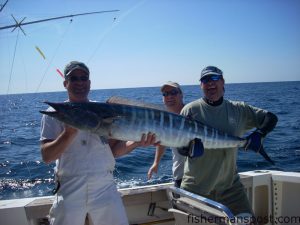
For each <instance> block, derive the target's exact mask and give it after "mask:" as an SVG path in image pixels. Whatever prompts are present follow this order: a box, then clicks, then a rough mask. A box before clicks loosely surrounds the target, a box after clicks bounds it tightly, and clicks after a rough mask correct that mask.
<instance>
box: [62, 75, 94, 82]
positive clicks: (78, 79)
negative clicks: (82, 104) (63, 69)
mask: <svg viewBox="0 0 300 225" xmlns="http://www.w3.org/2000/svg"><path fill="white" fill-rule="evenodd" d="M67 79H68V80H69V81H71V82H75V81H84V82H85V81H88V80H89V77H88V76H80V77H76V76H69V77H67Z"/></svg>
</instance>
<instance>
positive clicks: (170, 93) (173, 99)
mask: <svg viewBox="0 0 300 225" xmlns="http://www.w3.org/2000/svg"><path fill="white" fill-rule="evenodd" d="M160 91H161V93H162V96H163V102H164V104H165V106H166V108H167V110H168V111H169V112H172V113H176V114H179V113H180V111H181V109H182V108H183V106H184V104H183V93H182V90H181V87H180V85H179V84H178V83H176V82H172V81H168V82H166V83H165V84H164V85H163V86H162V87H161V88H160ZM164 152H165V147H164V146H157V147H156V151H155V157H154V162H153V164H152V166H151V167H150V169H149V171H148V179H150V178H151V177H152V174H153V172H155V173H157V171H158V165H159V162H160V160H161V158H162V156H163V154H164ZM172 152H173V166H172V172H173V179H174V185H175V187H180V184H181V181H182V176H183V167H184V161H185V157H184V156H182V155H180V154H179V153H178V151H177V149H175V148H174V149H172Z"/></svg>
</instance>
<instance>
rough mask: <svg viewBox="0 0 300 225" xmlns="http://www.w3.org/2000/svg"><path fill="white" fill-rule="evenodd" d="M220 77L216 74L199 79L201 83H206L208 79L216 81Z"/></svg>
mask: <svg viewBox="0 0 300 225" xmlns="http://www.w3.org/2000/svg"><path fill="white" fill-rule="evenodd" d="M220 79H221V76H218V75H212V76H206V77H204V78H202V79H201V82H202V83H203V84H206V83H208V82H209V81H211V80H212V81H217V80H220Z"/></svg>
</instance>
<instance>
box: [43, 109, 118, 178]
mask: <svg viewBox="0 0 300 225" xmlns="http://www.w3.org/2000/svg"><path fill="white" fill-rule="evenodd" d="M48 110H53V109H51V108H49V109H48ZM63 129H64V124H63V123H62V122H60V121H58V120H57V119H55V118H53V117H50V116H46V115H44V116H43V118H42V123H41V137H40V140H41V141H43V140H46V139H48V140H55V139H56V138H57V137H58V136H59V135H60V134H61V133H62V131H63ZM114 167H115V159H114V157H113V154H112V152H111V149H110V147H109V145H108V143H107V141H106V139H104V138H101V137H99V136H98V135H97V134H94V133H91V132H88V131H83V130H79V131H78V133H77V136H76V137H75V138H74V140H73V142H72V143H71V144H70V146H69V147H68V148H67V149H66V150H65V151H64V153H63V154H62V155H61V156H60V158H59V159H58V160H56V172H57V175H58V176H60V177H61V176H82V175H93V174H96V175H99V174H101V172H103V173H104V174H105V173H107V172H108V171H110V172H112V171H113V170H114Z"/></svg>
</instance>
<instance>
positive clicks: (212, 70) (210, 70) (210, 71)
mask: <svg viewBox="0 0 300 225" xmlns="http://www.w3.org/2000/svg"><path fill="white" fill-rule="evenodd" d="M211 75H217V76H223V72H222V70H220V69H219V68H218V67H216V66H207V67H205V68H204V69H203V70H202V71H201V77H200V81H201V79H202V78H203V77H206V76H211Z"/></svg>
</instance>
